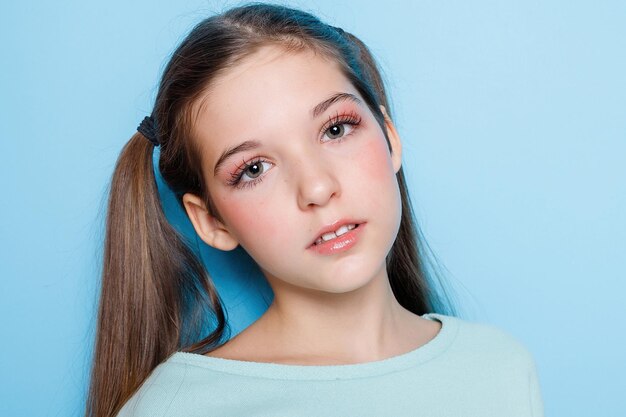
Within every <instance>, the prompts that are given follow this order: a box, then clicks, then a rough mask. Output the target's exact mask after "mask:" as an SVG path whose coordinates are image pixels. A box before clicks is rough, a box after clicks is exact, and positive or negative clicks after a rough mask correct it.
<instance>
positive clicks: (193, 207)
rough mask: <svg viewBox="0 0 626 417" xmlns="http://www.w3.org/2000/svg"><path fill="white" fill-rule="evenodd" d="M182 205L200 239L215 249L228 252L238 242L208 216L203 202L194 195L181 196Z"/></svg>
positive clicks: (218, 222) (215, 220)
mask: <svg viewBox="0 0 626 417" xmlns="http://www.w3.org/2000/svg"><path fill="white" fill-rule="evenodd" d="M183 205H184V206H185V211H186V212H187V216H189V220H191V223H192V224H193V227H194V229H195V230H196V233H197V234H198V236H200V239H202V240H203V241H204V242H205V243H206V244H207V245H209V246H212V247H214V248H215V249H219V250H223V251H229V250H233V249H235V248H236V247H237V245H238V244H239V242H238V241H237V239H236V238H235V237H234V236H233V235H232V233H231V232H230V231H229V230H228V229H227V228H226V226H224V225H223V224H222V223H221V222H220V221H219V220H218V219H217V218H215V216H212V215H211V214H209V211H208V210H207V208H206V205H205V204H204V201H203V200H202V199H201V198H200V197H198V196H197V195H195V194H191V193H186V194H185V195H183Z"/></svg>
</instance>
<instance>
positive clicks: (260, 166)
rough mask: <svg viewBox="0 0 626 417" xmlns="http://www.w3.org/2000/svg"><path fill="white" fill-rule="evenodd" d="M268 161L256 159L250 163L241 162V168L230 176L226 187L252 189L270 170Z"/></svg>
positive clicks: (270, 165) (270, 164)
mask: <svg viewBox="0 0 626 417" xmlns="http://www.w3.org/2000/svg"><path fill="white" fill-rule="evenodd" d="M272 166H273V164H272V163H271V162H269V161H266V160H263V159H260V158H257V159H254V160H252V161H249V162H246V161H242V163H241V166H240V167H239V168H238V169H237V170H236V171H235V172H233V173H232V174H230V176H231V179H230V180H229V181H228V185H230V186H233V187H235V188H246V187H252V186H254V185H256V184H257V183H259V182H261V181H262V180H263V173H265V172H266V171H269V170H270V169H272Z"/></svg>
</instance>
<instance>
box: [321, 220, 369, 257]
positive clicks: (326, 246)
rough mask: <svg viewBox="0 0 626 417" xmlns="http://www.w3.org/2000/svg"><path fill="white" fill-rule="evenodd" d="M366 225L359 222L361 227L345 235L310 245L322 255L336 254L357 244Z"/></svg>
mask: <svg viewBox="0 0 626 417" xmlns="http://www.w3.org/2000/svg"><path fill="white" fill-rule="evenodd" d="M363 227H365V223H361V224H359V227H355V228H354V229H352V230H350V231H348V232H346V233H344V234H343V235H341V236H339V237H336V238H334V239H331V240H329V241H327V242H323V243H320V244H319V245H312V246H309V249H311V250H313V251H315V252H317V253H319V254H320V255H334V254H336V253H341V252H345V251H347V250H349V249H350V248H351V247H353V246H354V245H356V244H357V242H358V237H359V235H360V234H361V230H363Z"/></svg>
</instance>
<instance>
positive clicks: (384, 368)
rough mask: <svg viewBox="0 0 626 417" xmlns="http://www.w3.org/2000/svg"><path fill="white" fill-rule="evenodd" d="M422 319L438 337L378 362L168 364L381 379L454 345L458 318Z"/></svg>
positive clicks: (183, 358)
mask: <svg viewBox="0 0 626 417" xmlns="http://www.w3.org/2000/svg"><path fill="white" fill-rule="evenodd" d="M421 317H422V318H425V319H428V320H436V321H439V322H440V323H441V329H439V332H438V333H437V334H436V335H435V337H434V338H433V339H431V340H430V341H428V342H427V343H425V344H423V345H421V346H419V347H418V348H416V349H414V350H411V351H409V352H406V353H403V354H400V355H396V356H392V357H389V358H386V359H381V360H378V361H372V362H362V363H355V364H343V365H288V364H279V363H270V362H252V361H241V360H235V359H224V358H217V357H213V356H205V355H200V354H196V353H188V352H181V351H177V352H175V353H174V354H173V355H172V356H170V358H169V359H168V360H167V361H166V362H169V363H178V364H185V365H192V366H197V367H201V368H207V369H212V370H214V371H219V372H224V373H229V374H235V375H244V376H252V377H258V378H269V379H288V380H328V379H353V378H363V377H368V376H375V375H382V374H387V373H392V372H397V371H401V370H404V369H407V368H411V367H414V366H417V365H420V364H423V363H425V362H428V361H429V360H431V359H433V358H435V357H437V356H439V355H441V354H442V353H443V352H445V351H446V350H447V348H448V347H449V346H450V345H451V344H452V342H453V341H454V339H455V337H456V334H457V331H458V327H459V319H458V318H456V317H454V316H447V315H443V314H438V313H426V314H423V315H422V316H421Z"/></svg>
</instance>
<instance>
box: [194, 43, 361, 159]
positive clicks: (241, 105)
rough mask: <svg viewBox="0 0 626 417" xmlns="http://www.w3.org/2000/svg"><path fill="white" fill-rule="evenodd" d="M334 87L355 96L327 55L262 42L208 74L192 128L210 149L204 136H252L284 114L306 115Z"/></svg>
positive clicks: (283, 118) (286, 116)
mask: <svg viewBox="0 0 626 417" xmlns="http://www.w3.org/2000/svg"><path fill="white" fill-rule="evenodd" d="M338 92H348V93H352V94H355V95H357V96H358V93H357V91H356V89H355V88H354V87H353V86H352V84H351V83H350V82H349V81H348V79H347V78H346V77H345V75H344V74H343V72H342V71H341V69H340V66H339V64H338V63H336V62H334V61H333V60H331V59H330V58H328V57H326V56H324V55H322V54H321V53H319V52H314V51H313V50H310V49H302V50H298V51H289V52H287V51H286V50H285V49H284V48H281V47H280V46H277V45H268V46H264V47H262V48H260V49H259V50H257V51H256V52H254V53H253V54H251V55H249V56H247V57H246V58H244V59H242V60H241V61H240V62H238V63H237V64H236V65H235V66H234V67H232V68H229V69H228V70H227V71H226V72H224V73H223V74H221V75H219V76H218V77H217V78H216V79H214V80H213V82H212V83H211V86H210V87H209V89H208V90H207V91H206V92H205V94H203V96H202V97H201V98H200V100H199V108H198V112H197V113H196V114H197V116H198V117H197V119H196V123H195V126H194V130H195V132H196V136H197V137H198V139H199V140H200V142H201V144H200V145H201V147H202V148H204V151H206V152H211V150H212V149H213V148H215V147H214V146H208V142H209V139H208V138H210V142H211V143H213V142H214V141H217V142H222V140H221V139H222V138H224V137H226V138H229V137H230V138H233V137H235V138H236V139H242V138H244V139H248V138H251V137H252V138H255V137H257V136H259V135H261V134H263V133H264V132H270V131H271V129H272V128H276V127H279V125H280V124H281V123H282V124H284V123H287V122H288V121H289V120H295V119H298V120H302V119H303V118H309V119H310V118H311V114H310V111H311V109H312V108H313V107H314V106H315V105H316V104H318V103H319V102H320V101H322V100H324V99H325V98H327V97H328V96H329V95H331V94H333V93H338ZM218 145H219V144H218ZM218 147H219V146H218ZM214 152H215V151H214Z"/></svg>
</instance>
